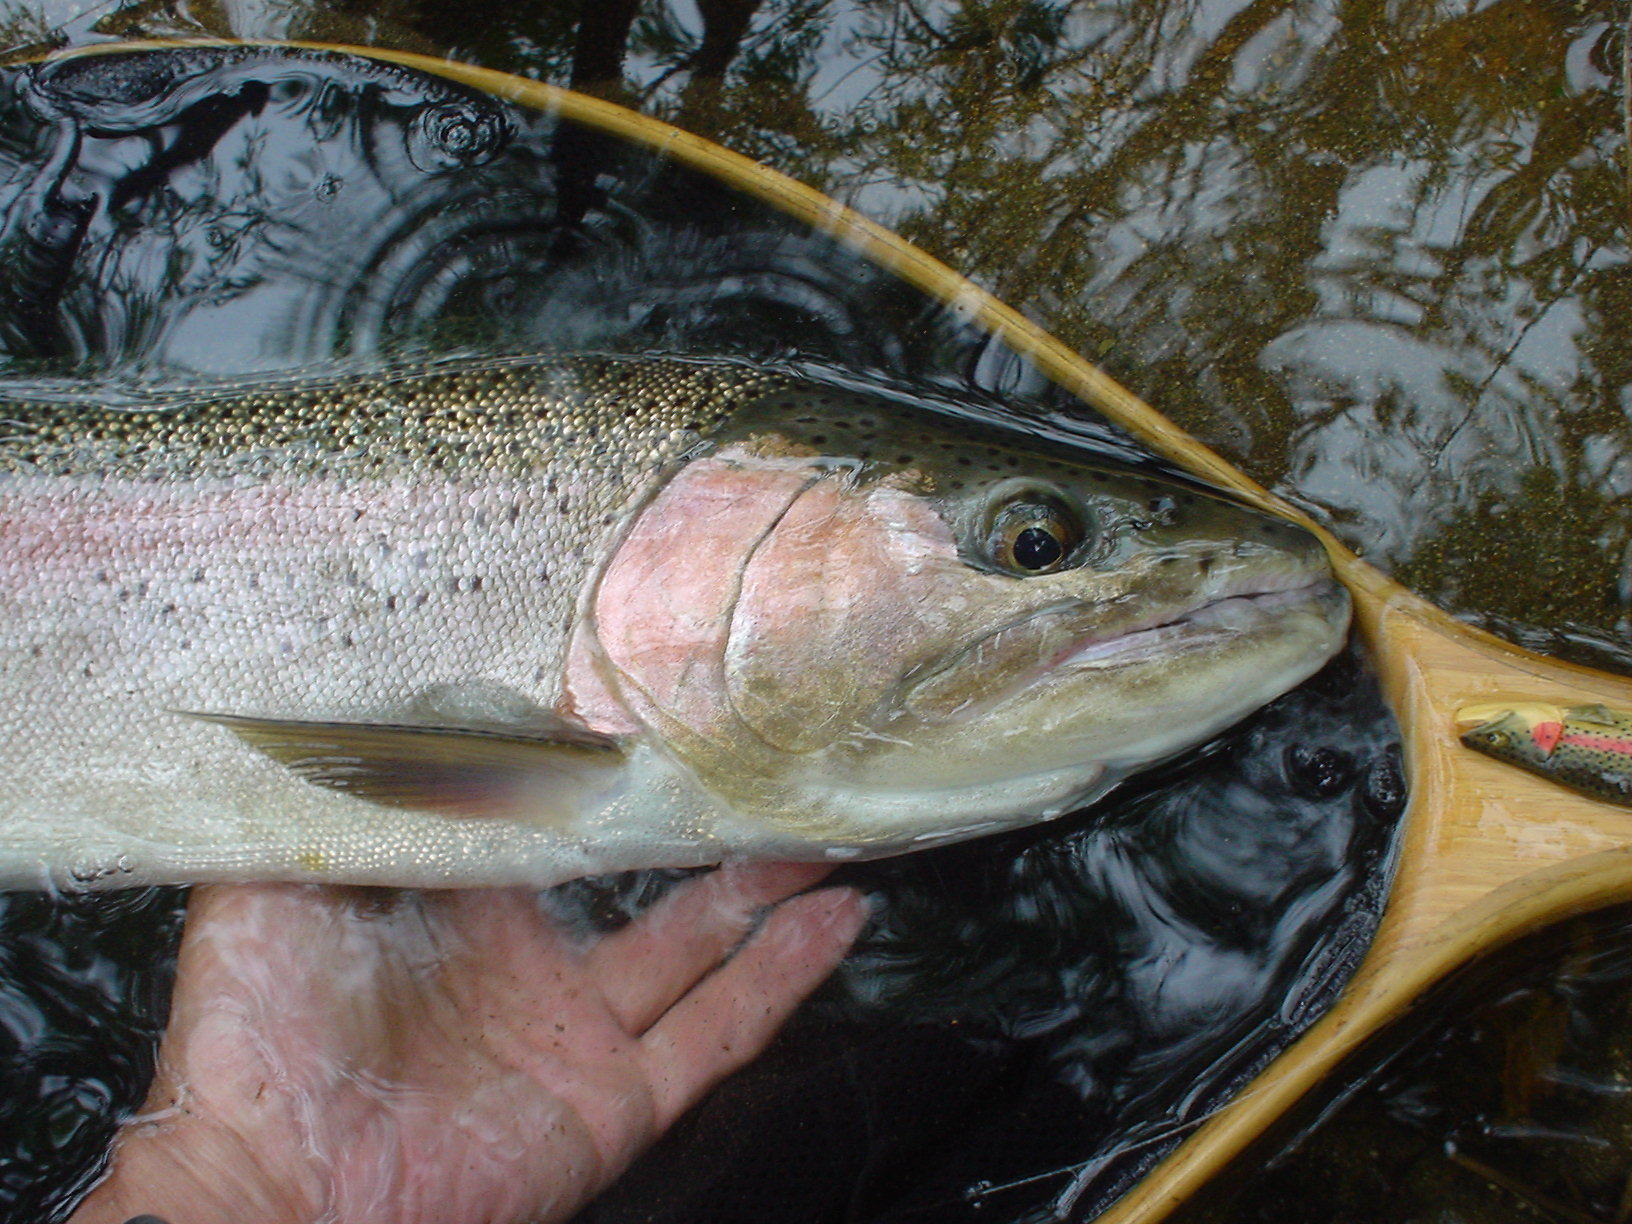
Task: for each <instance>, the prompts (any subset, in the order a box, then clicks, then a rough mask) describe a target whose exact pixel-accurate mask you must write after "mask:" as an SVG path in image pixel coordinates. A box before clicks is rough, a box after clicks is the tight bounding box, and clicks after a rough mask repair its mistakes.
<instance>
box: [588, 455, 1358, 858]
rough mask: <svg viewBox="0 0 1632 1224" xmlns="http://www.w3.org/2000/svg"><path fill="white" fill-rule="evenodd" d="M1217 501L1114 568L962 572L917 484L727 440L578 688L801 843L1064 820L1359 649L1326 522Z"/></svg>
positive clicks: (837, 850) (838, 845)
mask: <svg viewBox="0 0 1632 1224" xmlns="http://www.w3.org/2000/svg"><path fill="white" fill-rule="evenodd" d="M1218 506H1219V508H1218V510H1217V511H1216V513H1217V514H1219V515H1222V516H1224V526H1223V527H1222V528H1221V529H1220V530H1219V531H1215V532H1211V533H1203V534H1200V535H1187V534H1186V533H1185V532H1184V531H1182V530H1180V531H1176V532H1168V533H1164V532H1162V531H1151V532H1148V533H1147V535H1148V536H1149V546H1148V547H1146V546H1145V545H1144V543H1141V544H1140V546H1139V547H1128V548H1124V549H1123V550H1122V552H1123V553H1124V554H1126V555H1123V556H1119V557H1118V558H1117V559H1116V560H1115V561H1114V563H1108V564H1106V565H1105V566H1104V567H1102V569H1098V570H1095V569H1090V568H1088V567H1082V568H1079V569H1075V570H1067V571H1062V572H1060V573H1055V574H1049V575H1046V576H1042V577H1037V578H1031V579H1018V578H1015V577H1013V576H1010V575H1007V574H1002V573H996V572H992V571H990V570H989V569H986V568H983V567H981V566H978V565H973V564H971V562H970V559H969V557H968V556H967V555H966V549H965V548H964V547H963V545H962V544H961V543H960V540H959V539H958V528H957V518H956V515H955V514H952V513H949V512H948V511H947V509H946V507H945V505H944V504H942V503H939V502H937V500H936V499H935V498H934V497H933V496H930V495H927V494H926V492H925V490H924V488H923V487H922V485H921V484H919V483H917V482H915V481H914V480H913V479H912V477H911V476H910V475H909V474H897V475H896V476H893V477H891V478H888V479H884V480H878V481H872V482H869V481H867V480H864V479H858V478H857V476H856V474H855V472H854V471H853V470H851V469H846V468H845V467H843V465H840V464H835V463H834V462H833V461H832V459H831V458H830V457H822V456H804V457H800V456H797V455H790V454H785V453H774V454H773V453H761V454H758V455H756V454H755V453H753V452H752V450H750V449H747V448H737V449H728V450H726V451H722V452H721V453H719V454H716V455H715V456H711V457H709V458H707V459H703V460H700V461H696V462H694V463H693V464H691V465H689V466H688V467H687V468H686V469H685V470H684V471H682V472H681V473H679V474H678V475H677V476H676V477H675V479H674V480H673V481H672V482H671V483H670V485H669V486H667V487H665V489H663V490H662V491H661V492H660V493H659V494H658V495H657V496H656V497H654V499H653V500H652V501H651V503H650V504H649V505H648V506H647V507H645V509H644V510H643V511H642V512H641V514H640V515H639V516H638V517H637V519H636V520H635V522H634V523H633V524H632V526H631V529H630V531H629V532H628V533H627V534H626V536H625V537H624V539H623V540H622V541H621V543H620V545H619V548H618V550H617V551H616V553H615V555H614V556H613V558H612V560H611V561H610V562H609V564H608V566H607V568H606V569H605V570H604V571H603V573H602V575H601V576H600V579H599V581H598V584H597V586H596V588H595V590H594V591H593V592H592V593H591V596H590V598H589V599H588V601H587V602H586V606H585V613H584V615H583V616H581V617H580V632H579V634H578V635H576V637H575V642H574V646H573V649H572V651H571V653H570V655H569V665H568V670H567V681H566V685H565V688H566V690H567V691H568V692H569V693H572V694H580V695H583V696H582V697H581V698H580V700H579V701H578V704H576V705H575V706H574V707H573V709H574V712H575V713H576V714H578V715H579V716H580V717H583V718H584V719H585V720H586V721H587V722H589V723H590V724H592V725H602V724H604V725H618V724H620V723H626V724H631V725H637V726H639V727H641V728H642V729H643V732H644V733H645V734H647V735H648V736H650V738H651V739H652V741H653V742H654V743H656V744H661V745H662V746H663V748H664V750H666V751H668V752H669V753H671V754H672V755H673V757H674V759H675V760H676V761H677V762H678V763H680V764H681V765H682V766H683V768H684V769H685V770H686V771H687V772H689V773H690V774H691V776H692V777H694V778H695V779H696V783H697V785H698V787H699V788H700V789H701V790H703V791H705V792H707V793H708V794H711V795H714V796H715V797H716V798H717V799H718V800H719V801H720V803H721V805H722V807H723V808H724V809H726V810H727V811H728V812H730V813H731V814H732V819H733V820H734V821H736V822H737V823H738V825H739V827H741V828H748V827H750V826H752V827H757V828H758V829H759V830H760V833H761V836H762V837H771V838H773V839H774V838H775V837H778V836H780V837H781V838H783V839H785V840H784V842H783V845H784V847H785V849H786V851H787V852H788V853H790V854H792V855H795V856H798V857H804V856H806V855H808V854H812V853H824V854H827V855H830V856H835V857H837V856H862V855H867V856H872V855H876V854H884V853H891V852H895V851H899V850H902V849H908V848H914V847H917V846H921V845H925V844H933V843H936V842H939V841H946V840H956V839H961V838H964V837H969V836H974V835H976V834H978V833H983V832H989V831H994V830H996V829H1000V828H1005V827H1012V826H1014V825H1017V824H1024V823H1030V822H1034V821H1038V820H1046V819H1050V818H1052V817H1055V816H1058V815H1060V814H1062V813H1064V812H1066V811H1068V810H1071V809H1072V808H1074V807H1076V806H1080V805H1081V804H1083V803H1085V802H1087V801H1089V800H1091V799H1093V798H1094V797H1097V796H1098V795H1099V794H1101V793H1103V792H1104V791H1105V790H1106V789H1108V788H1109V787H1110V786H1112V785H1114V784H1115V783H1116V782H1117V781H1119V780H1120V779H1121V778H1122V777H1124V776H1126V775H1127V774H1128V773H1129V772H1130V771H1132V770H1134V769H1138V768H1142V767H1144V766H1147V765H1149V764H1152V763H1154V762H1156V761H1159V760H1162V759H1166V758H1167V757H1169V756H1171V755H1173V754H1174V753H1176V752H1179V751H1182V750H1183V749H1184V748H1186V747H1189V746H1191V745H1194V744H1196V743H1199V742H1201V741H1203V740H1205V739H1207V738H1210V737H1211V736H1212V735H1214V734H1216V733H1217V732H1218V731H1220V730H1222V729H1223V728H1224V727H1227V726H1228V725H1230V724H1231V723H1233V722H1235V721H1237V720H1238V719H1239V718H1241V717H1242V716H1243V715H1245V714H1246V713H1248V712H1250V710H1252V709H1253V708H1256V707H1257V706H1258V705H1261V704H1263V703H1264V702H1265V701H1268V700H1270V699H1272V698H1273V697H1275V696H1278V695H1279V694H1280V693H1281V692H1284V691H1285V690H1286V689H1288V688H1290V687H1292V686H1293V685H1295V684H1296V683H1298V682H1300V681H1301V680H1303V679H1304V678H1306V677H1307V676H1309V675H1310V674H1312V673H1313V672H1314V671H1315V670H1317V669H1318V668H1319V667H1320V666H1322V665H1323V664H1324V663H1325V662H1326V660H1327V659H1329V658H1330V657H1331V655H1333V654H1334V653H1335V652H1336V651H1337V650H1338V649H1339V648H1340V647H1341V645H1342V643H1343V641H1344V640H1345V636H1346V631H1347V625H1348V616H1349V603H1348V596H1347V593H1346V592H1345V591H1344V590H1343V588H1342V587H1341V586H1339V585H1338V584H1337V583H1336V582H1335V581H1334V580H1333V579H1332V577H1331V573H1330V568H1329V565H1328V564H1327V562H1326V559H1325V556H1324V553H1323V552H1322V551H1321V550H1320V548H1319V546H1318V544H1316V543H1315V542H1314V541H1313V539H1312V537H1308V536H1306V535H1303V534H1301V533H1291V532H1290V531H1289V529H1284V528H1281V527H1279V526H1276V527H1275V528H1274V529H1273V530H1261V529H1260V527H1259V526H1258V524H1259V522H1260V519H1259V516H1255V515H1252V516H1250V517H1244V518H1240V519H1239V525H1240V530H1235V527H1236V526H1237V523H1238V519H1237V516H1248V515H1249V513H1250V512H1247V511H1244V510H1241V509H1240V508H1239V507H1234V506H1232V505H1229V504H1228V503H1223V502H1220V503H1218ZM1249 522H1250V523H1251V524H1252V526H1251V528H1250V530H1249V529H1248V526H1247V524H1248V523H1249ZM700 610H702V612H701V614H699V612H700Z"/></svg>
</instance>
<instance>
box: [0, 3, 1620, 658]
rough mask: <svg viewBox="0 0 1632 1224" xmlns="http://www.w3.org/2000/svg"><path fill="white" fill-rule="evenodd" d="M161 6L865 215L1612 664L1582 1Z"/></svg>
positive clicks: (22, 13) (1196, 426) (1479, 596)
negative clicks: (513, 79)
mask: <svg viewBox="0 0 1632 1224" xmlns="http://www.w3.org/2000/svg"><path fill="white" fill-rule="evenodd" d="M582 11H583V18H582V20H581V21H580V20H578V13H577V12H576V11H574V6H571V5H555V4H548V3H537V4H532V5H520V4H517V5H495V6H492V7H490V8H489V9H488V10H487V11H485V12H483V13H482V14H481V19H480V21H473V20H472V19H471V12H470V8H469V6H468V4H467V3H464V2H463V0H353V2H351V3H346V4H344V5H335V6H329V7H326V6H321V5H316V4H314V5H301V4H296V3H290V4H286V5H280V6H275V7H274V6H264V7H263V6H257V5H251V4H247V3H233V2H232V0H224V2H219V3H215V2H210V0H194V2H191V3H189V2H185V0H178V2H177V3H174V4H161V3H153V2H152V0H146V2H144V3H140V4H136V5H132V6H127V7H124V8H120V9H117V10H113V11H109V10H107V9H105V8H98V9H95V10H91V11H81V10H80V8H79V6H78V5H76V4H72V3H68V4H62V5H54V4H50V3H47V4H45V6H44V7H43V9H38V10H37V9H35V8H34V7H33V6H30V5H28V4H27V3H26V2H23V0H19V2H17V3H13V4H11V5H9V6H8V7H5V8H0V18H4V21H5V25H4V32H3V34H0V38H3V40H4V42H5V43H6V44H8V45H10V46H11V47H13V48H15V49H18V50H26V49H30V48H35V49H37V48H41V47H49V46H60V45H70V44H71V45H83V44H86V43H95V42H99V41H106V40H108V39H112V38H117V37H126V36H131V35H158V34H211V35H237V36H243V37H296V38H329V39H336V40H339V41H351V42H360V43H380V44H389V45H396V46H403V47H406V48H408V49H412V50H431V51H446V52H447V53H449V54H451V55H452V56H454V57H455V58H461V59H469V60H473V61H476V62H480V63H483V64H485V65H488V66H490V67H494V68H499V69H503V70H508V71H512V72H519V73H522V74H524V75H529V76H536V77H539V78H542V79H546V80H549V81H552V82H555V83H558V84H570V85H573V86H574V87H577V88H581V89H585V90H588V91H590V92H593V93H597V94H600V95H602V96H605V97H609V98H612V99H614V100H617V101H620V102H624V103H626V104H629V105H632V106H636V107H638V108H639V109H641V110H643V111H645V112H647V113H649V114H653V115H656V116H658V117H660V118H665V119H669V120H672V121H674V122H677V123H679V124H680V125H682V126H684V127H687V128H689V129H691V130H694V131H697V132H699V133H700V134H703V135H706V136H710V137H712V138H714V139H716V140H719V141H721V142H722V143H724V144H726V145H728V146H730V147H732V148H734V149H736V150H738V151H740V152H743V153H745V154H747V155H749V156H751V157H754V158H756V159H759V160H761V161H763V162H765V163H767V164H769V165H771V166H774V167H775V168H777V169H780V170H783V171H785V172H787V173H789V174H791V175H793V176H795V177H797V178H800V179H803V180H805V181H807V182H810V183H812V184H813V185H815V186H817V187H819V188H822V189H823V190H826V191H828V192H829V193H831V194H833V195H835V196H837V197H838V198H840V199H842V200H844V201H846V202H848V203H852V204H855V205H856V206H858V207H859V208H861V209H862V210H863V211H864V212H866V213H868V214H869V215H870V216H872V217H874V218H875V219H877V220H879V221H881V222H883V223H884V224H886V225H889V226H891V227H893V228H895V229H897V230H899V231H900V232H902V233H903V234H904V235H906V236H907V237H909V238H910V239H912V240H914V241H916V242H918V243H920V244H921V245H923V246H924V247H926V248H927V249H929V250H930V251H931V252H932V253H934V254H936V255H938V256H939V257H940V258H942V259H944V260H945V261H947V262H948V263H950V264H952V265H953V266H955V267H957V268H958V269H959V270H960V271H963V272H965V273H966V274H968V275H970V276H971V277H973V278H974V279H975V280H977V281H978V282H979V283H981V284H982V285H984V286H985V287H987V288H989V289H991V290H992V291H993V292H995V293H996V294H997V295H998V296H999V297H1001V298H1003V299H1004V300H1006V301H1008V302H1010V303H1011V304H1013V305H1015V306H1016V307H1018V308H1020V309H1022V310H1023V311H1025V312H1026V313H1028V314H1029V315H1031V316H1032V317H1033V318H1035V319H1037V320H1038V321H1039V322H1041V323H1042V324H1044V325H1045V326H1046V327H1048V328H1049V329H1050V330H1052V331H1054V332H1055V333H1056V334H1058V335H1060V336H1061V337H1062V338H1063V339H1065V340H1066V341H1067V342H1068V343H1070V344H1072V345H1073V346H1075V347H1077V348H1078V349H1079V350H1081V351H1083V352H1085V353H1087V354H1088V355H1090V356H1091V357H1094V358H1095V359H1097V360H1099V361H1101V362H1102V363H1103V364H1105V365H1106V366H1107V367H1108V368H1109V369H1110V370H1111V371H1112V372H1113V373H1114V374H1116V375H1117V376H1118V377H1119V378H1121V379H1122V380H1123V381H1125V382H1126V383H1128V384H1129V385H1130V386H1131V387H1133V388H1134V389H1135V390H1136V391H1138V392H1139V393H1141V394H1143V395H1144V396H1145V397H1147V398H1148V399H1150V400H1151V401H1152V402H1153V403H1155V404H1156V405H1157V406H1158V407H1159V408H1161V410H1162V411H1164V412H1165V413H1167V414H1168V415H1169V416H1171V417H1172V418H1174V419H1175V420H1176V421H1178V422H1179V423H1180V424H1181V425H1183V426H1185V427H1186V428H1188V429H1190V430H1192V431H1193V432H1195V433H1197V434H1198V435H1199V436H1201V437H1202V438H1203V439H1204V440H1206V441H1208V442H1209V443H1211V444H1213V445H1214V446H1216V447H1217V448H1218V449H1220V450H1221V451H1223V452H1224V453H1225V454H1226V455H1227V456H1228V457H1230V458H1231V459H1233V460H1234V461H1236V462H1237V463H1238V464H1239V465H1240V466H1242V467H1243V468H1244V469H1246V470H1247V471H1248V472H1249V473H1251V474H1252V475H1254V476H1255V477H1256V478H1258V479H1259V480H1261V481H1263V482H1265V483H1266V484H1269V485H1271V486H1272V487H1274V488H1276V489H1277V490H1278V491H1280V492H1282V493H1283V494H1285V495H1287V496H1288V497H1290V498H1292V499H1293V500H1294V501H1297V502H1299V503H1300V504H1302V505H1304V506H1306V507H1308V508H1309V509H1310V510H1311V511H1312V512H1313V513H1315V514H1316V515H1317V516H1320V517H1322V518H1324V519H1325V520H1326V521H1328V522H1329V523H1330V524H1331V525H1332V526H1333V527H1334V528H1335V529H1336V530H1337V531H1338V533H1339V534H1340V535H1342V536H1343V537H1344V538H1345V539H1346V540H1347V541H1348V542H1349V543H1350V544H1352V545H1353V546H1354V547H1356V548H1357V549H1358V550H1359V551H1361V552H1362V553H1363V554H1365V555H1367V556H1368V557H1370V558H1371V559H1372V560H1374V561H1376V562H1378V563H1379V564H1381V565H1383V566H1385V567H1386V568H1390V569H1392V570H1393V571H1394V572H1395V573H1396V574H1398V575H1399V576H1400V577H1401V578H1402V579H1403V580H1404V581H1406V582H1407V583H1408V584H1410V585H1412V586H1413V587H1415V588H1416V589H1417V590H1419V591H1421V592H1422V593H1423V594H1425V595H1428V596H1429V597H1431V598H1434V599H1436V600H1438V601H1439V602H1441V603H1442V604H1445V605H1446V606H1449V607H1451V608H1452V609H1454V610H1456V611H1458V612H1460V613H1463V614H1466V615H1468V616H1470V617H1472V618H1475V619H1478V620H1482V621H1485V622H1487V623H1490V624H1492V625H1494V626H1496V627H1498V628H1500V629H1502V630H1503V631H1505V632H1508V633H1509V634H1511V635H1513V636H1516V637H1518V638H1519V639H1521V640H1523V641H1525V642H1526V643H1527V644H1531V645H1536V646H1540V647H1542V648H1545V649H1552V650H1555V651H1561V652H1564V653H1567V654H1574V655H1576V656H1577V657H1582V658H1585V659H1587V660H1588V661H1593V662H1598V663H1600V664H1604V663H1608V664H1610V665H1617V666H1620V667H1622V668H1632V648H1629V647H1628V645H1627V640H1628V636H1627V635H1628V634H1629V632H1632V623H1629V616H1632V613H1629V605H1632V515H1629V514H1628V498H1629V496H1632V423H1629V416H1628V414H1629V410H1632V401H1629V400H1628V392H1627V390H1626V389H1627V388H1628V386H1632V344H1628V339H1629V337H1628V334H1627V328H1628V323H1627V320H1628V319H1629V318H1632V277H1629V273H1628V268H1627V222H1628V180H1629V166H1628V160H1627V141H1626V132H1627V126H1628V122H1629V114H1628V107H1627V98H1626V89H1625V84H1624V71H1623V64H1624V56H1625V26H1624V22H1625V13H1624V10H1623V9H1622V8H1621V7H1620V6H1617V5H1613V4H1611V3H1609V2H1608V0H1584V2H1579V3H1578V2H1574V0H1571V2H1564V0H1495V2H1494V3H1490V4H1486V5H1483V6H1477V7H1476V6H1470V5H1466V4H1460V3H1458V4H1452V3H1416V2H1408V0H1393V2H1383V0H1327V2H1325V3H1314V2H1302V3H1299V2H1296V0H1275V2H1270V0H1247V2H1245V3H1228V2H1221V0H1123V2H1121V3H1110V4H1102V5H1096V6H1092V7H1088V6H1081V5H1071V4H1067V3H1064V2H1063V0H1062V2H1059V3H1048V2H1046V0H986V2H979V0H964V2H962V3H928V2H925V3H911V2H909V0H887V2H886V0H848V2H846V0H698V2H697V3H696V4H695V5H692V4H682V3H679V2H678V0H675V2H672V3H666V2H660V0H643V2H641V0H605V2H602V3H594V4H588V3H586V4H584V5H583V6H582Z"/></svg>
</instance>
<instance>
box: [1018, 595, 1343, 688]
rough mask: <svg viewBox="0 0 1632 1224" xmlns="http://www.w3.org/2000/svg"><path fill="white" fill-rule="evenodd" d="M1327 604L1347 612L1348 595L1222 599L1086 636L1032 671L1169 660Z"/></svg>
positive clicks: (1256, 596) (1041, 673) (1234, 597)
mask: <svg viewBox="0 0 1632 1224" xmlns="http://www.w3.org/2000/svg"><path fill="white" fill-rule="evenodd" d="M1328 601H1329V602H1332V603H1333V604H1335V605H1338V606H1337V607H1334V608H1333V611H1334V612H1336V611H1338V610H1339V608H1342V609H1345V610H1346V607H1347V603H1348V592H1347V591H1346V590H1345V589H1344V588H1343V586H1342V585H1341V584H1340V583H1338V582H1337V581H1336V580H1335V579H1332V578H1320V579H1316V580H1314V581H1311V582H1307V583H1305V584H1304V585H1302V586H1297V587H1290V588H1282V589H1278V590H1267V591H1249V592H1243V593H1240V594H1236V595H1224V596H1220V597H1219V598H1217V599H1213V600H1210V601H1208V602H1207V603H1204V604H1199V605H1198V606H1196V607H1195V608H1193V609H1191V610H1190V611H1188V612H1185V613H1183V614H1181V615H1179V616H1177V617H1174V618H1173V619H1171V620H1165V621H1161V622H1159V623H1156V624H1152V625H1149V626H1146V627H1144V628H1134V629H1129V630H1126V631H1124V632H1121V633H1117V634H1112V635H1110V636H1108V637H1101V638H1096V637H1093V636H1090V637H1088V638H1087V639H1085V640H1083V641H1081V642H1079V643H1078V644H1077V645H1075V646H1072V647H1070V648H1068V649H1066V650H1063V651H1061V652H1060V654H1059V655H1057V656H1056V657H1055V658H1053V659H1051V660H1050V661H1049V662H1047V663H1046V664H1043V665H1042V666H1040V667H1039V668H1038V669H1037V671H1038V675H1039V676H1041V675H1043V674H1046V673H1048V672H1052V671H1058V670H1059V669H1060V668H1062V667H1079V666H1080V667H1125V666H1128V665H1130V664H1134V663H1138V662H1140V661H1142V660H1143V659H1145V658H1148V657H1149V656H1150V655H1152V654H1156V653H1160V654H1162V655H1164V656H1168V657H1171V655H1172V654H1173V652H1175V651H1192V650H1203V649H1206V648H1207V647H1209V646H1213V645H1216V644H1218V643H1219V642H1222V641H1227V640H1239V639H1240V638H1242V637H1243V636H1244V635H1247V634H1251V633H1253V632H1255V631H1257V630H1260V629H1263V628H1266V627H1267V626H1269V625H1270V624H1271V623H1273V622H1274V621H1277V620H1279V619H1281V616H1280V614H1281V613H1283V612H1285V611H1287V610H1288V609H1305V608H1311V607H1313V606H1314V605H1318V604H1321V603H1325V602H1328Z"/></svg>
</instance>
